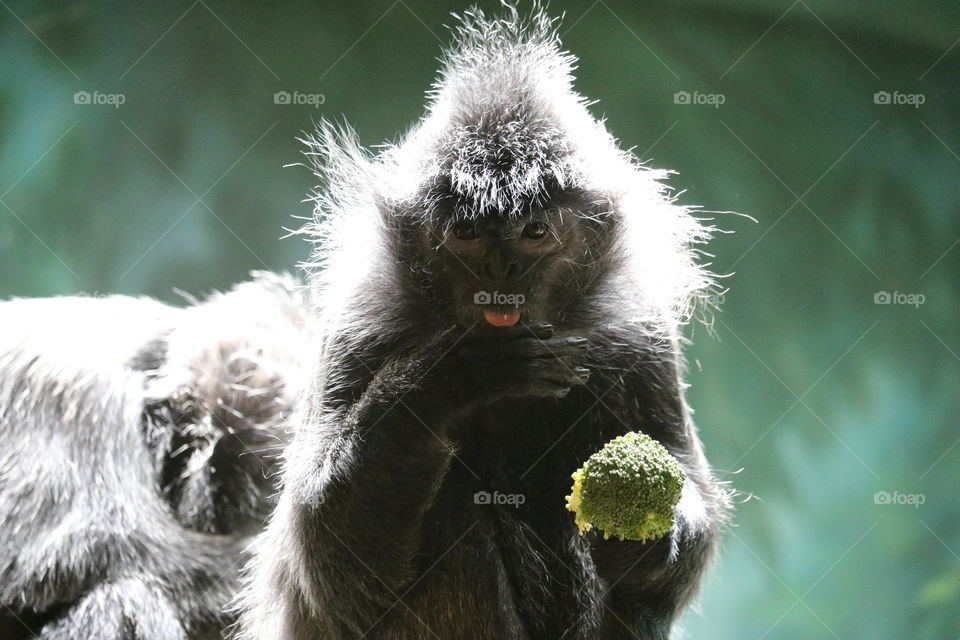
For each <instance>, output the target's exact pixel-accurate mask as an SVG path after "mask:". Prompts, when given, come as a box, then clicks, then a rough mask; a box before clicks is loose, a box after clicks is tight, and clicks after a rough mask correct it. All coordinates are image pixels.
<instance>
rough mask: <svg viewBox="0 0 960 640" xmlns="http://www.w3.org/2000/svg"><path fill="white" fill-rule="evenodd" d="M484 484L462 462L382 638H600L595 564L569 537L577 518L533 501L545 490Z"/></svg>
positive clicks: (428, 522)
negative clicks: (594, 627)
mask: <svg viewBox="0 0 960 640" xmlns="http://www.w3.org/2000/svg"><path fill="white" fill-rule="evenodd" d="M476 489H477V484H476V479H475V478H473V476H472V475H471V473H470V472H469V471H467V470H466V468H465V467H464V466H463V465H461V466H460V468H459V469H458V468H457V463H456V462H454V466H453V467H452V468H451V471H450V473H449V475H448V477H447V478H446V481H445V483H444V486H443V487H442V488H441V490H440V492H439V494H438V495H437V498H436V500H435V502H434V504H433V506H432V507H431V509H430V511H429V512H428V513H427V517H426V518H425V520H424V524H423V532H422V533H423V537H422V547H421V552H420V554H419V557H418V563H417V576H416V578H415V582H414V583H413V585H412V586H411V587H410V588H409V591H408V593H407V594H406V595H405V596H404V597H403V602H402V604H400V605H398V606H397V607H395V608H394V610H393V611H392V612H391V614H390V616H389V618H385V619H384V623H385V624H383V625H382V626H383V635H382V636H381V637H382V638H390V639H393V638H398V639H399V638H405V639H409V638H416V637H424V638H426V637H434V636H433V634H436V636H438V637H440V638H443V639H444V640H446V639H447V638H476V639H478V640H485V639H487V638H489V639H490V640H493V639H497V640H505V639H509V640H514V639H516V640H520V639H529V640H536V639H539V638H544V639H547V638H549V639H551V640H555V639H556V638H559V637H561V636H562V637H564V638H571V639H575V638H588V637H596V636H595V633H594V634H591V633H590V629H587V628H586V626H587V625H588V623H587V622H586V621H588V620H592V619H595V616H593V615H590V614H591V612H592V610H593V609H595V608H596V607H598V606H600V605H599V602H598V595H597V594H596V593H595V592H594V591H595V589H594V587H595V584H594V582H595V581H594V580H593V579H592V576H593V571H592V561H590V560H589V550H588V549H587V547H586V543H585V542H581V541H580V540H579V539H576V534H574V538H570V537H569V533H570V529H569V527H568V526H564V525H568V524H569V523H568V520H569V518H567V517H565V516H568V515H569V514H565V513H560V512H555V511H552V510H547V511H546V512H544V511H543V510H542V509H536V508H535V506H536V505H532V504H530V503H528V502H527V500H530V501H535V502H541V503H542V502H543V499H542V496H538V495H529V496H523V497H521V496H520V494H519V493H516V492H509V491H499V490H492V491H486V490H479V491H478V490H476ZM484 491H486V493H484ZM560 502H561V504H562V496H561V497H560ZM561 509H562V507H561ZM427 629H429V630H430V631H429V632H428V631H427ZM431 632H432V633H431Z"/></svg>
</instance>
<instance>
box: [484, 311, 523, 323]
mask: <svg viewBox="0 0 960 640" xmlns="http://www.w3.org/2000/svg"><path fill="white" fill-rule="evenodd" d="M483 319H484V320H486V321H487V322H488V323H490V324H492V325H493V326H495V327H509V326H511V325H515V324H517V323H518V322H519V321H520V311H519V310H517V309H514V310H511V311H492V310H489V309H488V310H485V311H484V312H483Z"/></svg>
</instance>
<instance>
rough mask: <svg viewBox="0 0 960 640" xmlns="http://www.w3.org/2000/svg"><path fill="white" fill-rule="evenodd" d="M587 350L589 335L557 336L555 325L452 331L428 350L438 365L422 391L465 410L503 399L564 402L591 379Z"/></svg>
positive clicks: (431, 372)
mask: <svg viewBox="0 0 960 640" xmlns="http://www.w3.org/2000/svg"><path fill="white" fill-rule="evenodd" d="M587 347H588V341H587V339H586V338H583V337H579V336H569V337H555V336H554V328H553V326H551V325H549V324H537V325H532V326H512V327H497V328H492V327H483V328H480V329H474V330H470V331H464V330H462V329H459V330H449V331H447V332H445V333H444V334H443V335H441V336H440V337H439V338H438V339H437V340H435V341H434V342H433V343H432V344H431V345H430V346H429V347H428V349H427V352H428V353H432V357H434V358H435V365H434V366H433V367H432V368H431V369H430V375H429V377H430V380H429V382H428V384H426V385H423V386H422V388H424V389H432V390H435V391H436V392H437V393H438V394H439V395H440V397H442V398H443V399H446V401H447V402H448V403H449V401H450V400H451V399H453V400H455V401H456V402H457V403H458V404H459V406H461V407H463V409H464V410H469V409H470V408H475V407H477V406H478V405H484V404H489V403H491V402H495V401H497V400H500V399H503V398H516V397H523V396H540V397H550V398H562V397H563V396H565V395H567V393H568V392H569V391H570V389H571V388H573V387H576V386H581V385H584V384H586V382H587V380H588V379H589V377H590V371H589V370H588V369H586V368H584V367H582V366H579V365H580V362H582V361H583V359H584V357H585V356H586V353H587ZM438 399H440V398H438Z"/></svg>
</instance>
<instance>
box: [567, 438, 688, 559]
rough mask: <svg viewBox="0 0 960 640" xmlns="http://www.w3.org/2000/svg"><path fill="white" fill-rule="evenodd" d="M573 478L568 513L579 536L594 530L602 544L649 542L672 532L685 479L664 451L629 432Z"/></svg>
mask: <svg viewBox="0 0 960 640" xmlns="http://www.w3.org/2000/svg"><path fill="white" fill-rule="evenodd" d="M572 477H573V481H574V482H573V491H572V493H571V494H570V495H569V496H567V509H568V510H570V511H573V512H574V513H575V514H576V520H575V521H576V523H577V526H578V527H580V535H583V534H584V533H585V532H587V531H589V530H590V529H591V528H593V527H596V528H597V529H600V530H601V531H603V537H604V539H606V538H609V537H610V536H616V537H618V538H621V539H623V540H640V541H645V540H649V539H653V538H659V537H660V536H662V535H663V534H665V533H666V532H667V531H669V530H670V527H672V526H673V523H674V509H675V507H676V506H677V502H679V501H680V491H681V490H682V489H683V482H684V479H685V477H686V476H685V474H684V472H683V467H681V466H680V463H679V462H677V459H676V458H674V457H673V456H672V455H670V453H669V452H668V451H667V450H666V449H665V448H664V447H663V445H661V444H660V443H659V442H657V441H656V440H654V439H653V438H651V437H650V436H647V435H645V434H643V433H632V432H631V433H627V434H625V435H622V436H617V437H616V438H614V439H613V440H611V441H610V442H608V443H607V444H606V445H604V447H603V448H602V449H601V450H600V451H598V452H596V453H595V454H593V455H592V456H590V458H588V459H587V461H586V462H585V463H584V464H583V466H582V467H580V468H579V469H577V470H576V471H575V472H574V473H573V476H572Z"/></svg>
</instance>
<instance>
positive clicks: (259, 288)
mask: <svg viewBox="0 0 960 640" xmlns="http://www.w3.org/2000/svg"><path fill="white" fill-rule="evenodd" d="M307 331H308V328H307V325H306V324H305V322H304V304H303V301H302V299H301V295H300V293H298V291H297V284H296V283H295V282H294V281H293V280H292V279H290V278H289V277H284V276H274V275H271V274H258V275H257V277H256V279H255V280H254V281H252V282H248V283H245V284H242V285H239V286H237V287H235V288H234V289H233V290H232V291H230V292H228V293H225V294H215V295H213V296H211V297H210V298H209V299H207V300H206V301H204V302H202V303H197V304H194V305H192V306H190V307H187V308H174V307H171V306H167V305H164V304H161V303H159V302H156V301H154V300H149V299H145V298H125V297H120V296H111V297H107V298H92V297H73V298H52V299H44V300H13V301H10V302H0V531H2V532H3V535H2V538H0V629H2V630H3V633H0V636H2V637H3V638H4V639H5V640H6V639H8V638H18V637H32V636H30V635H29V634H30V633H31V632H32V633H36V634H37V635H39V637H41V638H44V639H45V640H47V639H49V640H54V639H67V638H70V639H72V640H77V639H79V638H97V639H99V638H104V639H106V638H144V639H150V640H154V639H156V640H161V639H162V640H174V639H185V638H218V637H220V630H221V629H222V628H223V626H225V625H226V624H227V623H228V622H229V620H228V619H227V617H226V615H225V613H224V606H223V605H224V603H225V602H226V600H227V599H229V598H230V597H231V596H232V595H233V593H234V592H235V590H236V587H235V580H236V575H237V572H238V569H239V567H240V565H241V564H242V563H243V560H244V558H245V546H246V545H247V543H248V539H247V537H248V536H249V534H250V533H252V532H255V531H258V530H259V529H260V527H261V523H262V521H263V519H264V518H265V517H266V514H267V513H268V511H269V508H270V505H271V503H272V498H271V496H272V494H273V492H274V486H273V485H274V482H273V480H271V479H270V478H272V477H274V475H275V474H273V473H272V467H273V466H274V464H275V460H276V453H277V451H278V450H279V449H280V448H281V447H282V444H283V441H284V440H285V438H286V425H285V424H284V421H285V418H286V416H287V415H289V414H290V412H291V411H292V410H293V408H294V405H295V403H296V400H297V397H298V396H299V394H300V392H301V390H302V387H303V386H304V378H303V367H302V366H301V362H302V359H301V358H302V355H303V353H304V345H305V344H309V336H308V333H307ZM27 628H29V629H30V631H28V630H27Z"/></svg>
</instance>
